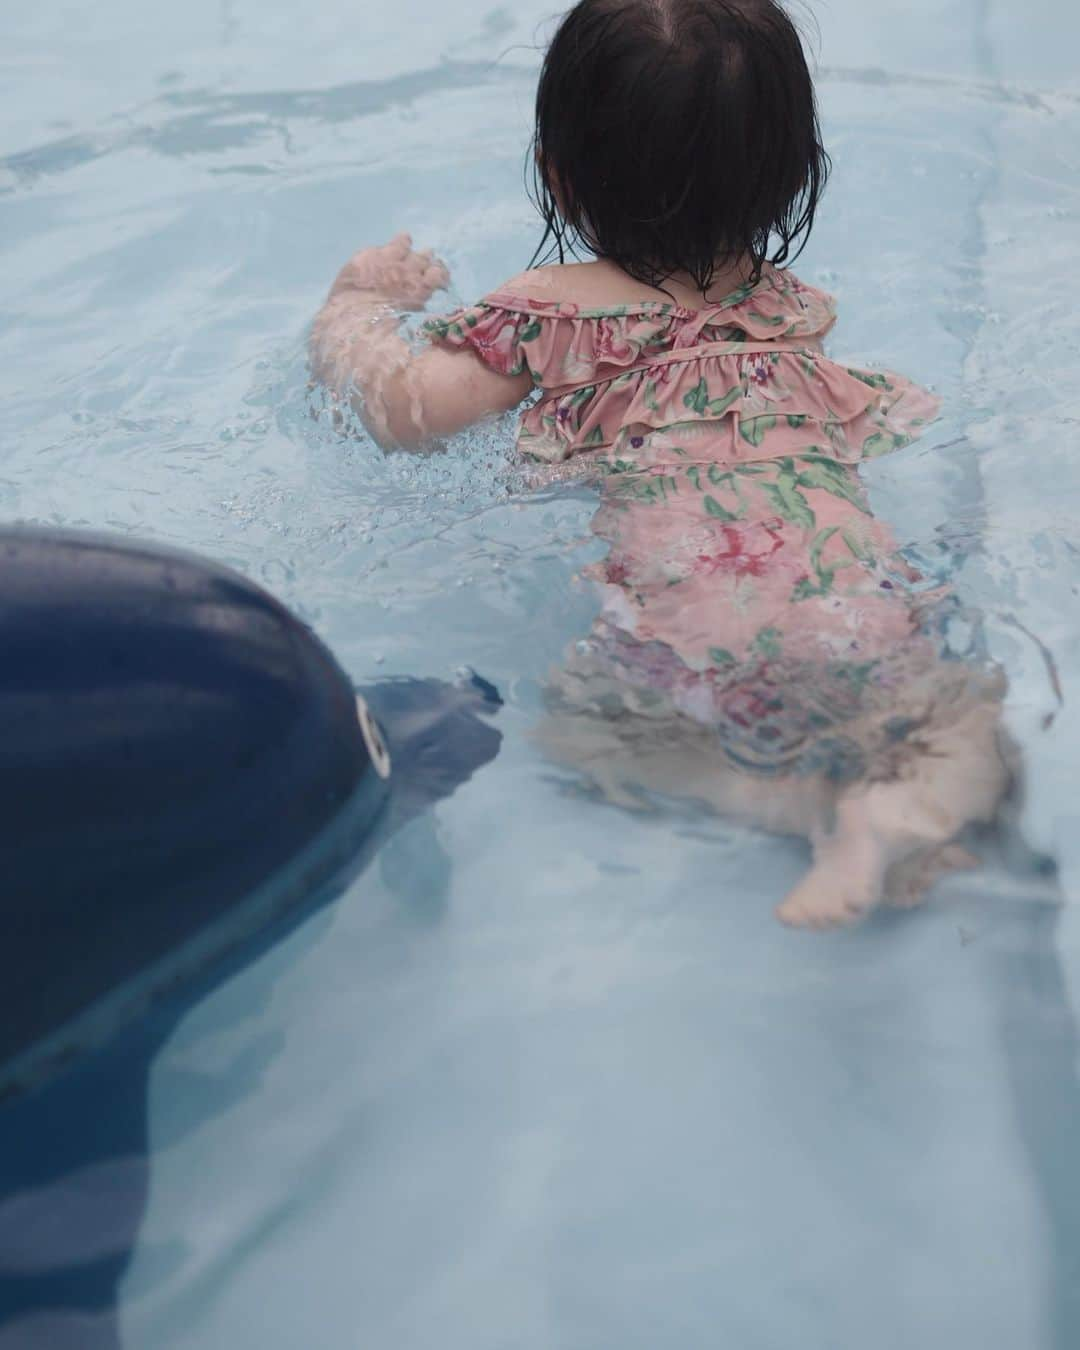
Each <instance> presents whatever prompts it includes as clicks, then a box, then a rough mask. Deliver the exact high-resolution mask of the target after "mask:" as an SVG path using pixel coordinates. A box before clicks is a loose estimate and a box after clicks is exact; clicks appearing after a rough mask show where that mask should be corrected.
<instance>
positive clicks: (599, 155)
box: [311, 0, 1009, 927]
mask: <svg viewBox="0 0 1080 1350" xmlns="http://www.w3.org/2000/svg"><path fill="white" fill-rule="evenodd" d="M534 148H535V164H536V179H537V190H538V198H539V202H540V206H541V209H542V212H543V215H544V219H545V221H546V225H547V230H546V233H545V237H544V241H543V243H542V244H541V249H540V250H539V252H538V257H543V256H545V255H544V249H545V246H547V245H548V244H550V245H551V249H550V250H549V254H548V255H547V256H550V254H551V253H554V254H555V255H557V257H558V259H559V261H558V263H555V264H552V265H544V266H534V267H533V268H532V270H529V271H527V272H524V273H522V274H521V275H520V276H517V277H515V278H514V279H513V280H511V281H508V282H507V283H506V284H505V285H504V286H502V287H500V288H499V289H498V290H497V291H495V292H493V293H492V294H490V295H488V296H487V297H486V298H485V299H484V300H483V301H482V302H481V303H479V304H477V305H476V306H474V307H472V308H469V309H466V310H463V311H460V312H458V313H455V314H452V315H450V316H448V317H447V318H444V319H437V320H432V321H430V322H428V323H427V324H426V325H425V331H426V335H427V337H428V339H429V340H430V343H429V345H428V346H427V348H426V349H425V350H423V351H421V352H419V353H415V352H413V351H412V349H411V348H410V347H409V346H408V345H407V343H406V342H405V340H404V339H403V337H402V336H401V335H400V333H399V324H400V318H401V314H402V312H403V311H405V310H408V309H418V308H421V307H422V306H423V305H424V304H425V303H426V302H427V300H428V299H429V298H430V297H431V295H432V294H433V293H434V292H435V291H436V290H439V289H441V288H443V287H445V286H446V284H447V282H448V277H447V274H446V271H445V269H444V268H443V267H442V265H441V264H440V263H439V262H437V261H436V260H435V259H434V258H432V257H431V255H430V254H427V253H417V252H414V251H413V249H412V247H411V243H410V241H409V240H408V239H407V238H406V237H404V236H400V237H399V238H397V239H396V240H394V241H393V242H392V243H391V244H389V245H386V246H385V247H382V248H373V249H365V250H363V251H361V252H360V253H358V254H357V255H356V256H355V257H354V258H353V259H352V260H351V261H350V262H349V263H348V264H346V266H345V268H344V269H343V270H342V272H341V273H340V275H339V276H338V278H337V280H336V281H335V283H334V286H333V288H332V290H331V292H330V296H329V298H328V300H327V302H326V304H325V306H324V307H323V310H322V312H321V313H320V314H319V316H318V319H317V320H316V324H315V328H314V332H313V336H312V345H311V353H312V364H313V367H314V370H315V373H316V375H317V376H318V378H319V379H321V380H322V381H323V382H325V383H326V384H327V385H328V386H329V387H330V388H331V389H332V390H333V391H334V392H335V393H336V394H338V395H339V396H341V397H343V398H349V399H351V400H352V402H353V403H354V405H355V407H356V408H357V411H358V412H359V414H360V416H362V417H363V419H364V421H365V423H366V425H367V426H368V428H369V429H370V431H371V433H372V435H373V436H374V437H375V438H376V439H377V440H378V441H379V442H380V443H381V444H383V445H385V446H388V447H389V446H400V447H404V448H417V447H420V446H423V445H425V444H428V443H430V442H431V441H433V440H437V439H438V438H439V437H443V436H446V435H449V434H452V433H453V432H455V431H458V430H460V429H461V428H462V427H465V426H467V425H468V424H470V423H472V422H475V421H477V420H479V419H481V418H483V417H486V416H490V415H492V414H495V413H500V412H504V411H506V410H508V409H510V408H514V407H516V406H517V405H518V404H520V403H521V402H522V401H523V400H525V399H526V397H527V396H528V395H530V394H532V393H535V394H536V395H537V397H536V398H535V400H534V401H533V402H531V403H530V405H529V406H528V408H527V410H526V411H525V413H524V415H523V417H522V421H521V429H520V435H519V445H520V449H521V452H522V454H523V455H525V456H527V457H528V458H529V459H531V460H532V461H533V462H535V463H537V464H542V465H563V464H565V463H566V461H571V460H573V461H574V465H575V468H578V467H579V468H580V470H581V471H582V472H584V473H587V474H588V475H589V476H590V477H591V478H592V479H593V480H594V481H595V483H596V485H597V488H598V491H599V493H600V507H599V510H598V513H597V516H596V519H595V522H594V529H595V530H596V532H597V534H598V535H600V536H601V537H602V538H603V539H604V540H605V541H606V543H607V544H608V554H607V557H606V560H605V561H604V562H603V563H602V564H600V565H599V566H598V567H597V568H595V569H593V574H594V576H595V579H596V580H597V582H598V583H599V588H600V596H601V613H600V616H599V618H598V619H597V621H596V623H595V625H594V630H593V632H592V634H591V636H590V638H589V640H588V641H587V642H584V643H581V644H578V647H577V649H576V650H575V652H574V653H573V654H572V656H571V657H570V658H568V662H567V665H566V667H565V668H564V669H563V670H562V671H560V672H559V673H558V674H557V675H556V677H555V679H554V681H553V687H552V691H551V700H550V701H551V707H552V720H551V723H550V725H549V726H548V728H547V730H546V732H545V740H546V743H547V745H548V747H549V749H550V750H551V751H552V752H553V753H556V754H558V755H559V756H560V757H562V758H564V759H567V760H570V761H572V762H574V763H575V764H578V765H580V766H581V767H583V768H586V769H587V770H588V771H589V772H590V773H591V775H592V776H593V778H594V779H595V780H596V781H597V782H598V783H599V784H600V785H601V786H602V787H603V788H604V790H605V791H607V792H608V793H609V795H611V796H612V797H613V798H615V799H617V800H627V799H628V796H629V793H630V791H632V789H634V788H642V787H644V788H651V789H656V790H661V791H668V792H680V793H683V794H687V795H693V796H695V797H698V798H703V799H704V800H706V801H708V802H709V803H711V804H712V805H713V806H715V808H716V809H717V810H719V811H722V812H723V813H725V814H728V815H731V816H734V817H735V818H737V819H739V820H742V821H745V822H747V823H750V824H754V825H758V826H761V827H763V828H766V829H769V830H773V831H778V832H785V833H794V834H800V835H805V836H806V837H807V838H809V839H810V840H811V841H812V843H813V846H814V863H813V866H812V868H811V869H810V871H809V873H808V874H807V876H806V877H805V878H804V880H803V881H802V882H801V883H800V885H799V886H797V887H796V889H795V891H794V892H793V893H792V894H791V895H790V896H788V897H787V899H786V900H785V901H784V903H783V904H782V905H781V907H780V909H779V914H780V917H781V918H782V919H783V920H784V921H785V922H787V923H791V924H800V925H806V926H815V927H826V926H831V925H835V924H839V923H844V922H848V921H851V920H853V919H855V918H857V917H859V916H861V915H863V914H866V913H867V912H869V911H870V910H871V909H872V908H873V907H874V906H876V905H877V904H879V903H880V902H881V901H882V900H885V899H887V900H890V901H892V902H893V903H897V904H911V903H914V902H916V901H917V900H918V899H919V898H921V896H922V894H923V892H924V891H925V889H926V887H927V886H928V885H929V884H930V882H931V881H932V880H933V879H934V878H935V877H936V876H937V875H939V874H940V873H941V872H943V871H947V870H950V869H952V868H954V867H957V866H965V865H968V864H969V862H970V859H969V856H968V855H967V854H966V853H965V852H964V850H963V849H962V848H961V847H960V846H959V844H958V843H957V839H958V836H959V835H960V834H961V833H962V832H963V830H964V829H965V827H967V826H968V825H969V824H971V823H974V822H979V821H987V820H990V819H991V818H992V817H993V815H994V813H995V811H996V809H997V806H998V804H999V803H1000V801H1001V799H1002V797H1003V795H1004V793H1005V791H1006V789H1007V786H1008V781H1009V775H1008V771H1007V767H1006V764H1005V760H1004V757H1003V754H1002V747H1001V743H1000V731H999V722H1000V703H1001V694H1002V689H1001V681H1000V678H999V677H998V676H997V674H996V673H995V672H993V671H992V670H988V669H986V668H985V667H982V666H980V665H979V664H978V663H977V662H974V661H966V660H961V659H957V658H956V657H955V656H952V655H950V654H949V653H947V652H946V651H944V650H943V649H942V647H943V644H942V641H941V637H940V633H941V630H942V629H943V627H944V625H945V616H946V615H947V612H948V610H949V607H950V605H952V604H954V603H955V601H954V600H953V599H952V597H950V596H949V595H948V593H947V592H944V591H943V590H941V589H940V588H939V589H937V590H931V589H930V588H928V587H927V586H926V585H925V584H924V583H923V582H922V579H921V578H920V577H919V575H918V574H917V573H916V572H915V571H914V570H913V569H912V567H911V566H910V565H909V564H908V563H907V562H906V561H905V559H904V558H903V556H902V555H901V554H900V552H899V551H898V549H897V545H896V542H895V541H894V540H893V538H892V536H891V535H890V533H889V531H888V530H887V529H886V528H885V527H884V525H883V524H881V523H880V522H878V521H876V520H875V519H874V518H873V516H872V515H871V513H870V510H869V506H868V503H867V497H866V493H865V489H864V486H863V484H862V482H861V480H860V477H859V472H858V467H859V464H860V463H861V462H862V461H863V460H865V459H869V458H873V457H874V456H877V455H880V454H883V453H886V452H888V451H891V450H894V449H898V448H900V447H902V446H905V445H907V444H908V443H909V442H910V441H911V440H912V439H913V438H914V437H915V436H917V435H918V434H919V431H920V429H921V428H922V427H924V426H925V425H926V423H927V422H928V421H930V420H931V419H933V417H934V416H935V415H936V411H937V410H936V404H935V401H934V399H933V398H932V397H931V396H930V395H928V394H927V393H925V392H924V391H923V390H921V389H919V388H917V387H915V386H914V385H912V384H910V383H909V382H908V381H906V380H905V379H903V378H902V377H900V376H898V375H893V374H885V373H882V372H871V371H866V370H858V369H853V368H850V367H847V366H843V365H840V364H837V363H835V362H833V361H831V360H829V359H828V358H827V357H826V356H825V354H824V351H823V342H824V339H825V337H826V335H827V334H828V332H829V331H830V329H831V328H832V326H833V324H834V322H835V314H834V309H833V303H832V300H831V299H830V297H829V296H827V295H825V294H824V293H823V292H821V291H819V290H816V289H815V288H813V287H811V286H807V285H805V284H803V283H802V282H800V281H799V280H798V279H797V278H796V277H795V276H794V275H793V273H792V272H790V271H789V270H787V269H786V267H785V266H784V264H786V263H787V261H788V260H789V258H790V257H791V256H792V253H793V250H795V248H796V246H797V245H798V244H799V243H800V241H805V238H806V236H807V235H808V233H809V231H810V229H811V228H812V226H813V223H814V218H815V213H816V209H817V205H818V201H819V198H820V195H821V193H822V191H823V188H824V184H825V179H826V174H827V168H828V160H827V157H826V155H825V152H824V149H823V147H822V144H821V138H820V131H819V126H818V117H817V109H816V103H815V96H814V89H813V84H812V81H811V77H810V74H809V71H808V69H807V65H806V60H805V57H804V54H803V50H802V45H801V43H800V40H799V36H798V34H797V32H796V30H795V28H794V26H793V25H792V23H791V21H790V19H789V18H788V17H787V15H786V14H785V13H784V11H783V10H782V9H781V8H780V6H779V5H778V4H776V3H774V0H581V3H580V4H578V5H577V6H576V7H575V8H574V9H573V10H571V11H570V13H569V14H568V15H567V16H566V17H565V19H564V20H563V22H562V25H561V27H560V28H559V30H558V32H557V33H556V36H555V38H554V41H553V43H552V45H551V47H550V49H549V51H548V53H547V56H546V59H545V62H544V67H543V71H542V73H541V77H540V85H539V91H538V95H537V104H536V141H535V147H534ZM576 245H583V246H584V248H585V249H586V250H587V251H588V252H589V253H590V254H591V255H592V256H593V258H594V261H589V262H584V263H571V264H567V263H565V261H564V259H565V255H566V251H567V249H568V248H571V249H572V248H574V246H576ZM536 261H537V259H536V258H534V259H533V262H534V263H535V262H536ZM633 800H636V801H637V802H640V798H634V799H633Z"/></svg>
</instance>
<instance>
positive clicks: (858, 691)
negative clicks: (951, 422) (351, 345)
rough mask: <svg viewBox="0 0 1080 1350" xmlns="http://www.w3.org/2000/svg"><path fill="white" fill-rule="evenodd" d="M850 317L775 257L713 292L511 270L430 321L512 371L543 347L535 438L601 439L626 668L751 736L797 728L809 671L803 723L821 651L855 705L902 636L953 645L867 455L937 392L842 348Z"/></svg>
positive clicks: (894, 444) (605, 586) (925, 417)
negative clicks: (940, 628) (545, 295)
mask: <svg viewBox="0 0 1080 1350" xmlns="http://www.w3.org/2000/svg"><path fill="white" fill-rule="evenodd" d="M834 322H835V312H834V306H833V302H832V300H831V298H830V297H829V296H827V295H825V294H824V293H823V292H821V291H818V290H816V289H814V288H812V287H809V286H806V285H804V284H803V283H801V282H800V281H798V280H797V279H796V278H795V277H794V276H793V275H792V274H791V273H790V272H787V271H781V270H778V269H774V268H767V269H766V270H765V272H764V274H763V276H762V278H761V281H760V282H759V283H758V284H757V285H756V286H747V287H744V288H743V289H742V290H740V291H738V292H736V293H735V294H734V295H732V296H729V297H728V298H727V299H726V300H724V301H723V302H722V303H720V304H718V305H715V306H712V307H710V308H708V309H706V310H702V311H700V312H698V313H694V312H692V311H689V310H685V309H681V308H679V307H678V306H676V305H668V304H662V303H646V304H640V305H628V306H620V307H617V308H612V309H605V310H597V309H591V310H590V309H583V308H579V307H578V306H576V305H573V304H567V303H558V304H555V303H549V302H538V301H535V300H530V299H528V298H524V297H518V296H515V295H511V294H509V293H506V292H496V293H494V294H493V295H491V296H489V297H488V298H487V299H486V300H485V301H484V302H483V303H482V304H480V305H477V306H474V307H472V308H470V309H466V310H463V311H460V312H459V313H457V314H454V315H452V316H450V317H449V318H446V319H439V320H434V321H432V322H430V323H429V324H428V325H427V332H428V335H429V337H430V338H431V339H432V340H433V341H436V342H439V343H443V344H446V345H449V346H454V347H469V348H471V349H472V350H473V351H474V352H476V354H477V355H478V356H480V357H481V359H482V360H484V361H485V362H486V363H487V364H488V365H489V366H491V367H492V368H493V369H495V370H497V371H500V372H502V373H504V374H519V373H521V372H522V371H523V370H526V369H528V370H529V371H530V372H531V374H532V378H533V382H534V384H535V385H536V387H537V389H538V391H539V393H540V397H539V399H538V401H537V402H536V403H535V404H534V405H533V406H531V407H530V408H528V409H527V411H526V412H525V414H524V416H523V418H522V421H521V429H520V434H519V445H520V448H521V450H522V452H523V453H524V454H526V455H528V456H530V457H531V458H533V459H534V460H538V461H542V462H546V463H561V462H563V461H566V460H568V459H570V458H572V457H579V458H581V459H584V460H587V462H588V463H589V464H590V466H591V468H592V469H593V471H594V472H595V475H596V477H597V479H598V480H599V481H600V482H601V484H602V489H603V490H602V500H601V506H600V509H599V512H598V514H597V517H596V519H595V521H594V526H593V528H594V530H595V531H596V533H597V534H598V535H600V536H601V537H602V538H604V539H605V540H606V541H607V542H608V544H609V552H608V555H607V557H606V559H605V560H604V561H603V562H601V563H599V564H597V565H596V566H595V567H594V568H593V569H592V574H593V576H594V577H595V579H596V580H597V581H598V582H599V583H600V586H601V591H602V597H603V607H602V614H601V617H600V619H599V621H598V623H597V629H596V632H597V635H598V637H597V641H599V642H600V644H601V646H602V647H603V648H604V649H605V650H608V651H609V653H612V652H614V651H615V650H616V649H617V653H618V660H617V662H616V661H615V659H614V656H612V659H611V660H610V661H609V662H608V663H607V664H608V666H609V667H610V668H611V670H612V671H614V669H615V666H616V665H617V666H618V670H619V679H620V680H621V681H622V682H623V683H626V682H627V681H630V682H633V680H632V677H631V676H630V675H628V671H629V669H630V668H631V667H632V666H633V664H634V662H633V658H632V653H633V652H635V651H636V652H637V653H638V662H639V665H640V667H641V677H640V680H639V683H642V684H649V685H655V684H656V681H657V680H658V679H662V680H663V681H664V682H665V684H666V686H669V687H667V693H668V695H669V696H670V699H671V701H672V704H673V706H674V707H675V708H676V709H677V710H678V711H680V712H681V713H683V714H685V715H687V716H690V717H693V718H694V719H695V720H700V721H702V722H706V723H708V724H709V725H711V726H713V727H721V728H722V727H723V726H728V729H729V731H732V732H733V735H735V732H737V736H735V739H738V740H739V743H740V744H742V743H743V742H745V739H746V737H747V736H749V737H751V738H752V739H754V744H755V746H757V748H758V749H759V750H761V751H762V755H763V758H762V761H761V762H762V763H765V761H766V760H767V758H768V755H767V753H766V752H767V750H768V746H769V744H771V743H775V745H776V749H777V753H778V755H779V754H780V750H781V747H782V746H783V745H785V744H786V740H785V735H784V734H781V732H780V731H779V730H778V729H777V728H778V726H782V725H783V723H784V721H785V718H786V717H787V716H788V713H787V712H785V708H784V696H783V694H782V691H783V690H784V689H785V688H787V689H788V690H789V694H788V702H789V703H790V702H792V699H793V697H794V695H793V693H792V692H791V691H792V684H793V680H794V681H796V682H797V683H798V684H799V685H800V686H801V688H802V692H801V693H800V694H799V696H798V706H799V708H800V709H802V710H803V711H801V712H799V713H798V715H797V716H796V721H798V724H799V727H800V728H801V730H800V735H801V734H802V732H803V731H805V730H806V727H807V725H808V724H807V722H806V717H807V714H806V713H805V709H806V707H808V706H810V707H816V706H817V702H818V701H816V700H815V697H814V695H813V693H812V691H811V690H810V688H809V685H808V684H807V682H808V681H809V682H810V684H813V682H814V680H813V677H812V675H811V674H810V672H813V671H816V672H817V673H818V677H819V680H818V682H819V683H820V684H821V687H822V688H823V689H824V688H826V687H827V688H828V690H829V691H830V692H829V698H828V699H825V700H824V702H825V703H827V704H830V706H832V705H835V704H836V691H837V690H841V691H843V693H844V696H845V697H846V698H848V701H849V704H850V706H849V707H848V709H847V712H846V713H845V717H844V719H841V720H850V719H851V718H852V717H856V718H857V717H858V716H859V715H860V713H859V710H860V708H864V707H865V706H866V703H867V699H868V698H870V699H871V701H873V700H874V697H875V691H877V692H878V693H882V692H886V693H887V691H889V690H892V689H893V688H894V686H895V683H896V678H895V675H890V674H889V673H888V671H889V670H890V669H892V670H894V671H895V668H896V662H897V659H898V656H899V657H902V659H901V665H902V666H903V665H906V666H908V667H910V665H911V661H912V659H913V654H915V655H914V659H915V661H916V664H917V665H918V666H919V667H920V668H922V667H924V666H927V664H928V663H930V664H931V665H932V664H933V662H932V652H933V644H932V640H931V639H930V638H929V637H928V636H927V635H926V632H925V625H924V622H923V618H922V614H923V611H924V610H925V609H926V608H927V605H928V600H929V597H927V596H925V595H920V590H921V589H922V588H921V587H920V578H919V577H918V576H917V574H915V573H914V572H913V571H912V569H911V568H910V567H909V566H908V565H907V563H906V562H905V561H904V559H903V557H902V556H901V555H900V554H899V552H898V551H897V547H896V543H895V541H894V539H893V538H892V536H891V534H890V533H889V531H888V530H887V528H886V527H885V526H884V525H883V524H882V523H881V522H879V521H877V520H875V519H874V517H873V516H872V515H871V514H870V511H869V506H868V502H867V498H866V493H865V490H864V487H863V484H862V482H861V481H860V478H859V476H858V472H857V468H858V465H859V464H860V463H861V462H862V461H863V460H864V459H867V458H872V457H874V456H877V455H879V454H882V453H884V452H887V451H891V450H894V449H897V448H899V447H901V446H904V445H907V444H908V443H909V442H910V441H911V440H912V439H913V438H914V437H915V436H916V435H918V433H919V431H920V429H921V428H922V427H923V426H924V425H925V424H926V423H927V422H928V421H929V420H931V419H932V418H933V417H934V416H935V415H936V411H937V404H936V401H935V399H934V398H933V397H932V396H931V395H929V394H927V393H926V392H925V391H923V390H921V389H919V388H917V387H916V386H914V385H912V384H911V383H909V382H908V381H907V380H904V379H903V378H901V377H900V376H897V375H892V374H887V373H884V372H879V371H868V370H862V369H857V368H855V367H850V366H846V365H841V364H838V363H836V362H833V361H831V360H829V359H828V358H827V357H826V356H825V355H824V354H823V352H822V340H823V339H824V337H825V336H826V334H827V333H828V332H829V330H830V329H831V328H832V326H833V324H834ZM613 634H615V635H617V638H616V639H613V637H612V635H613ZM613 643H614V645H613ZM658 651H665V652H667V653H668V654H669V656H668V658H666V659H665V660H664V661H661V662H660V663H659V665H658V663H657V658H656V653H657V652H658ZM658 672H662V674H658ZM725 691H726V692H725ZM732 691H738V696H737V698H734V695H733V693H732ZM891 697H892V694H891V693H887V698H886V701H887V702H888V701H889V699H891ZM778 700H779V702H778ZM733 701H734V704H737V705H738V706H737V708H736V709H735V711H734V712H732V709H731V708H729V707H728V706H727V705H728V704H729V703H733ZM793 706H794V705H793ZM792 715H793V716H795V714H792ZM800 719H801V720H800ZM833 721H834V722H835V721H836V719H835V718H834V719H833ZM828 722H829V718H828V717H825V718H823V720H822V723H821V726H820V727H819V728H818V731H819V732H820V735H821V737H822V738H823V743H824V742H825V741H827V740H828V737H829V735H830V734H832V733H830V731H829V727H828V725H827V723H828ZM833 730H834V731H835V727H834V728H833ZM740 758H743V757H742V756H741V755H740ZM819 761H820V755H816V752H815V753H811V752H810V751H808V752H807V755H806V763H807V764H818V763H819ZM744 762H745V761H744ZM778 765H779V760H778Z"/></svg>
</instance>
